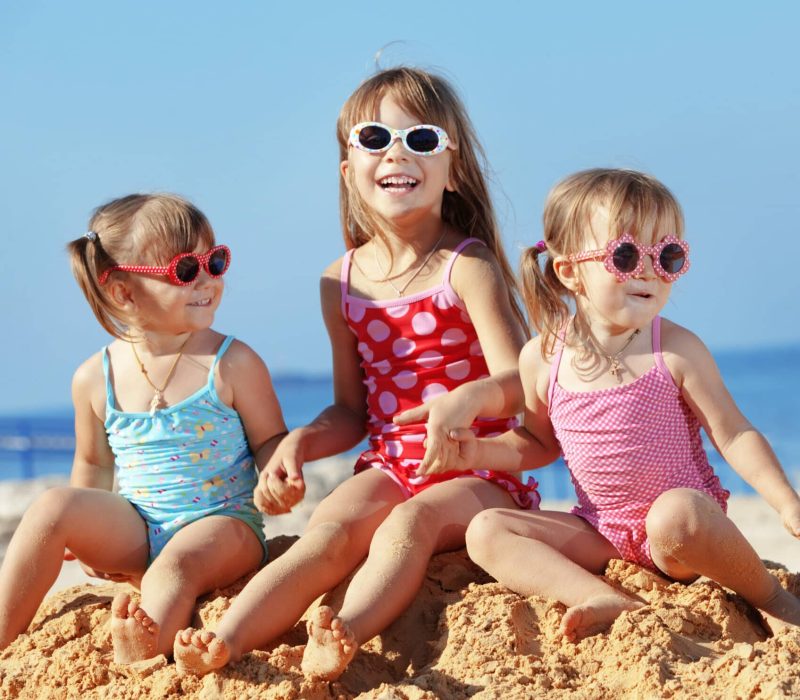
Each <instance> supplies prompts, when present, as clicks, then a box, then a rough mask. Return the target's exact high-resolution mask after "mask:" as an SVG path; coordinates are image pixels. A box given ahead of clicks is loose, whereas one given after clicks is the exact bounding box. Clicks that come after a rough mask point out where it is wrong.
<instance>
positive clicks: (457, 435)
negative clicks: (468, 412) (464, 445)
mask: <svg viewBox="0 0 800 700" xmlns="http://www.w3.org/2000/svg"><path fill="white" fill-rule="evenodd" d="M447 436H448V437H449V438H450V439H451V440H455V441H456V442H470V441H471V440H474V439H475V433H473V432H472V429H471V428H453V429H452V430H451V431H450V432H449V433H448V434H447Z"/></svg>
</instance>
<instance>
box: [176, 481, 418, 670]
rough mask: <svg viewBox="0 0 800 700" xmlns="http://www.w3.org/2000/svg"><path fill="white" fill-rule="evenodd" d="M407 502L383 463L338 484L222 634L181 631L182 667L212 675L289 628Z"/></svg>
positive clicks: (244, 595)
mask: <svg viewBox="0 0 800 700" xmlns="http://www.w3.org/2000/svg"><path fill="white" fill-rule="evenodd" d="M402 500H403V494H402V492H401V491H400V489H399V488H398V486H397V484H396V483H395V482H394V481H392V479H391V478H390V477H388V476H387V475H386V474H384V473H383V472H381V471H379V470H378V469H368V470H366V471H364V472H362V473H360V474H358V475H357V476H354V477H352V478H350V479H348V480H347V481H345V482H344V483H342V484H340V485H339V486H338V487H337V488H336V489H335V490H334V491H333V493H331V494H330V495H329V496H328V497H327V498H325V499H324V500H323V501H322V502H321V503H320V504H319V505H318V506H317V508H316V510H315V511H314V513H313V515H312V516H311V520H310V521H309V523H308V526H307V527H306V531H305V533H304V534H303V536H302V537H301V538H300V539H299V540H298V541H297V542H295V543H294V544H293V545H292V547H290V548H289V550H288V551H287V552H286V553H285V554H283V555H282V556H280V557H279V558H278V559H276V560H275V561H272V562H270V563H269V564H268V565H267V566H266V567H265V568H264V569H262V570H261V571H260V572H259V573H258V574H257V575H256V576H255V577H254V578H253V579H252V580H251V581H250V582H249V583H248V584H247V586H245V588H244V590H242V592H241V593H240V594H239V595H238V596H237V597H236V599H235V600H234V601H233V604H232V605H231V607H230V609H229V610H228V611H227V612H226V613H225V616H224V617H223V619H222V621H221V622H220V625H219V627H218V628H217V631H216V634H213V633H211V632H208V631H200V632H197V631H194V630H192V629H188V630H183V631H182V632H179V633H178V634H177V636H176V638H175V660H176V662H177V664H178V670H179V671H180V672H185V671H190V672H192V673H198V674H202V673H208V672H209V671H211V670H213V669H215V668H219V667H221V666H224V665H225V664H226V663H228V662H230V661H236V660H237V659H239V657H241V655H242V654H244V653H245V652H248V651H250V650H252V649H257V648H261V647H263V646H265V645H266V644H268V643H269V642H270V641H272V640H273V639H275V638H276V637H278V636H279V635H281V634H283V633H284V632H286V631H287V630H288V629H289V628H291V626H292V625H294V624H295V623H296V622H297V620H299V619H300V617H301V616H302V614H303V613H304V612H305V611H306V609H307V608H308V606H309V605H310V604H311V603H312V602H313V601H314V600H315V599H316V598H317V597H319V596H320V595H321V594H322V593H325V592H327V591H329V590H331V589H332V588H333V587H334V586H336V585H337V584H338V583H339V582H340V581H342V580H343V579H344V578H345V577H346V576H347V575H348V574H349V573H350V572H352V571H353V569H355V568H356V566H358V564H359V563H360V562H361V560H362V559H363V558H364V556H365V555H366V553H367V550H368V548H369V543H370V540H371V539H372V535H373V533H374V532H375V529H376V528H377V527H378V526H379V525H380V524H381V522H382V521H383V520H384V518H386V516H387V515H388V514H389V512H390V511H391V510H392V508H394V507H395V505H397V503H399V502H401V501H402Z"/></svg>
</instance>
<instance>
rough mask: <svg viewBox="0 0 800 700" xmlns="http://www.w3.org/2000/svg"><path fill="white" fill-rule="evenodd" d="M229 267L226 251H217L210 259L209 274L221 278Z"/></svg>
mask: <svg viewBox="0 0 800 700" xmlns="http://www.w3.org/2000/svg"><path fill="white" fill-rule="evenodd" d="M226 267H228V253H227V251H225V250H217V251H215V252H214V253H213V254H212V256H211V257H210V258H209V259H208V274H210V275H212V276H213V277H219V276H220V275H221V274H222V273H223V272H225V268H226Z"/></svg>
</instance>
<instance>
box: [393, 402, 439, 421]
mask: <svg viewBox="0 0 800 700" xmlns="http://www.w3.org/2000/svg"><path fill="white" fill-rule="evenodd" d="M429 413H430V407H429V406H428V404H425V403H423V404H420V405H419V406H415V407H414V408H409V409H407V410H405V411H402V412H400V413H398V414H397V415H396V416H395V417H394V418H392V422H393V423H394V424H395V425H408V424H409V423H421V422H422V421H424V420H427V419H428V414H429Z"/></svg>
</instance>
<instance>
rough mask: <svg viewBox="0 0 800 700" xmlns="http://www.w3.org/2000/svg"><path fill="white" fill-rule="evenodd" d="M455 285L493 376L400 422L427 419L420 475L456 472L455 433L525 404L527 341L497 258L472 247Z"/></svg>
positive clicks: (455, 273)
mask: <svg viewBox="0 0 800 700" xmlns="http://www.w3.org/2000/svg"><path fill="white" fill-rule="evenodd" d="M450 282H451V284H452V286H453V289H454V291H455V292H456V294H457V295H458V296H459V298H461V300H462V301H463V303H464V306H465V307H466V309H467V313H468V314H469V317H470V320H471V321H472V323H473V325H474V326H475V331H476V332H477V334H478V340H479V341H480V344H481V349H482V351H483V355H484V358H485V360H486V364H487V366H488V369H489V373H490V375H491V376H490V377H487V378H485V379H479V380H477V381H474V382H467V383H466V384H462V385H461V386H459V387H458V388H456V389H454V390H453V391H451V392H449V393H448V394H444V395H442V396H439V397H437V398H436V399H434V400H433V401H431V402H430V403H427V404H422V405H421V406H418V407H416V408H413V409H411V410H409V411H405V412H404V413H402V414H400V415H398V416H397V417H396V418H395V421H394V422H395V423H398V424H400V425H404V424H407V423H413V422H418V421H422V420H425V419H426V418H427V440H426V442H425V446H426V451H425V457H424V459H423V461H422V463H421V465H420V466H421V469H418V470H417V471H419V472H420V473H426V472H428V473H432V472H434V471H435V472H441V471H447V470H448V469H449V468H450V469H454V468H457V466H456V465H457V464H458V446H457V445H456V443H455V442H453V440H452V438H450V436H449V433H450V431H451V430H454V429H457V428H464V427H466V426H469V425H472V423H473V421H474V420H475V419H476V418H477V417H478V416H494V417H498V418H500V417H510V416H514V415H516V414H517V413H519V412H520V411H521V410H522V407H523V402H524V397H523V391H522V384H521V383H520V380H519V372H518V368H517V360H518V357H519V353H520V350H521V349H522V346H523V345H524V343H525V337H524V334H523V330H522V328H521V326H520V324H519V321H518V320H517V318H516V316H515V315H514V312H513V309H512V306H511V301H510V299H509V294H508V287H507V285H506V281H505V279H504V277H503V273H502V270H501V269H500V265H499V264H498V262H497V260H496V259H495V257H494V255H493V254H492V253H491V251H489V250H488V248H485V247H483V246H477V245H476V246H471V247H470V248H468V249H467V250H465V251H464V253H463V254H462V255H460V256H459V257H458V259H457V260H456V263H455V265H454V266H453V270H452V273H451V277H450Z"/></svg>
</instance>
